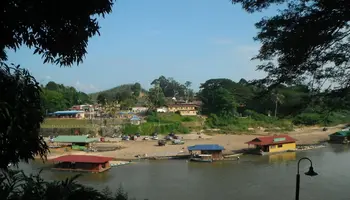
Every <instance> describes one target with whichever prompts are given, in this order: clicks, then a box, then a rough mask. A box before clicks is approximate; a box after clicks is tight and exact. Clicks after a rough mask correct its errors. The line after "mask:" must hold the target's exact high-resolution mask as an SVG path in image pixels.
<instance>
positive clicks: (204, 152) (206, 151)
mask: <svg viewBox="0 0 350 200" xmlns="http://www.w3.org/2000/svg"><path fill="white" fill-rule="evenodd" d="M187 149H188V151H189V152H190V154H191V158H192V159H191V160H198V159H193V158H197V157H198V158H199V159H201V158H203V159H202V160H207V159H208V158H207V157H208V155H210V156H211V159H212V160H213V161H215V160H222V159H223V155H222V151H223V150H225V148H224V147H223V146H220V145H217V144H198V145H194V146H189V147H188V148H187ZM204 158H205V159H204Z"/></svg>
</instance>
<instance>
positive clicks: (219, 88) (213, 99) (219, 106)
mask: <svg viewBox="0 0 350 200" xmlns="http://www.w3.org/2000/svg"><path fill="white" fill-rule="evenodd" d="M235 85H236V83H235V82H233V81H232V80H230V79H210V80H207V81H206V82H205V83H203V84H202V85H201V87H200V89H201V90H200V92H199V94H198V97H199V98H200V100H201V101H202V102H203V105H202V113H203V114H206V115H208V114H217V115H221V114H223V113H234V112H235V111H236V106H237V101H236V99H235V96H234V93H233V92H234V88H235Z"/></svg>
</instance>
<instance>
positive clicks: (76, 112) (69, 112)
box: [54, 110, 84, 115]
mask: <svg viewBox="0 0 350 200" xmlns="http://www.w3.org/2000/svg"><path fill="white" fill-rule="evenodd" d="M83 112H84V111H79V110H65V111H56V112H54V114H56V115H65V114H66V115H67V114H73V115H74V114H78V113H83Z"/></svg>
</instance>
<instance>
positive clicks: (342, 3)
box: [232, 0, 350, 96]
mask: <svg viewBox="0 0 350 200" xmlns="http://www.w3.org/2000/svg"><path fill="white" fill-rule="evenodd" d="M232 2H233V3H240V4H242V6H243V8H244V9H245V10H247V11H248V12H250V13H252V12H257V11H262V10H263V9H266V8H268V7H270V6H271V5H272V4H284V6H285V8H284V9H283V10H281V11H280V12H279V13H278V14H277V15H275V16H272V17H265V18H263V19H262V20H261V21H259V22H257V23H256V24H255V26H256V27H257V29H259V33H258V35H257V36H256V37H255V40H258V41H260V42H261V43H262V46H261V48H260V51H259V54H258V55H257V56H256V57H255V58H254V59H258V60H261V61H266V62H267V63H264V64H262V65H260V66H258V69H260V70H264V71H265V72H267V73H268V76H267V77H266V78H265V79H263V83H264V84H267V85H272V86H273V85H278V84H279V83H293V82H297V81H300V80H311V81H310V82H309V86H310V87H312V88H314V89H316V90H319V89H320V88H321V87H322V86H323V85H324V84H325V83H326V82H327V81H328V82H330V83H331V85H333V86H336V87H335V88H333V90H331V91H335V93H334V95H343V96H344V95H345V94H346V91H347V88H349V86H350V79H349V78H348V77H349V75H350V74H349V73H350V70H349V57H350V43H349V41H350V26H349V21H350V1H348V0H332V1H330V0H307V1H304V0H294V1H290V0H259V1H258V0H232ZM274 59H275V60H276V62H275V63H274V62H273V60H274Z"/></svg>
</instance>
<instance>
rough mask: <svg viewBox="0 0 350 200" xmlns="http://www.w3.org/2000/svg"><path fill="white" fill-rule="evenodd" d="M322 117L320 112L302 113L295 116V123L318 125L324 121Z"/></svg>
mask: <svg viewBox="0 0 350 200" xmlns="http://www.w3.org/2000/svg"><path fill="white" fill-rule="evenodd" d="M322 121H323V120H322V117H321V115H320V114H318V113H301V114H299V115H297V116H295V117H294V119H293V123H294V124H296V125H308V126H312V125H316V124H321V123H322Z"/></svg>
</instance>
